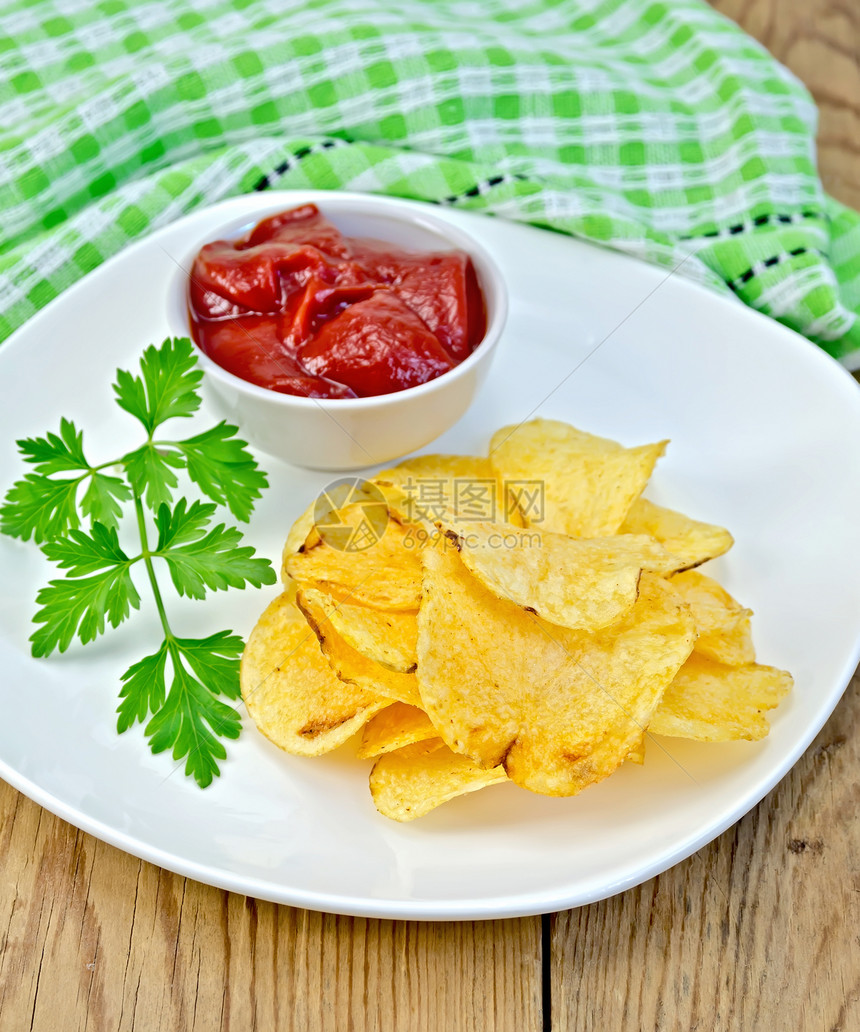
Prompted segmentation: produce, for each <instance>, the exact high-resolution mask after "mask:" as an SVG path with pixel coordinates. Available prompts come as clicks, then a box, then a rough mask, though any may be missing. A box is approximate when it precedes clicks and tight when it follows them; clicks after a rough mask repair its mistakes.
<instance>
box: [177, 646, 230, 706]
mask: <svg viewBox="0 0 860 1032" xmlns="http://www.w3.org/2000/svg"><path fill="white" fill-rule="evenodd" d="M176 644H177V645H178V646H179V648H180V649H181V650H182V653H183V655H184V656H185V658H186V659H187V660H188V662H189V664H190V666H191V668H192V670H193V671H194V673H195V674H196V676H197V677H198V678H199V680H200V681H201V683H203V684H205V685H206V686H207V687H208V688H209V690H210V691H211V692H216V693H218V694H221V695H226V696H227V697H228V698H230V699H238V698H239V661H240V660H241V658H242V651H243V650H244V648H245V643H244V642H243V641H242V639H241V638H240V637H239V635H238V634H231V633H230V631H218V632H216V633H215V634H210V635H209V637H208V638H177V639H176Z"/></svg>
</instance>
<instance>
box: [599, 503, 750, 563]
mask: <svg viewBox="0 0 860 1032" xmlns="http://www.w3.org/2000/svg"><path fill="white" fill-rule="evenodd" d="M618 532H619V534H650V535H651V537H653V538H654V539H655V540H656V541H659V542H660V544H662V545H663V546H664V548H665V549H666V551H668V552H671V553H672V554H673V555H675V556H677V557H678V558H679V560H680V565H679V566H678V569H679V570H690V569H692V568H693V567H694V566H701V564H702V563H704V562H707V560H708V559H716V557H717V556H718V555H722V554H723V553H724V552H728V550H729V549H730V548H731V547H732V545H733V544H734V538H733V537H732V535H731V534H730V533H729V532H728V531H727V530H726V529H725V527H718V526H716V525H715V524H713V523H701V522H700V521H699V520H693V519H690V517H689V516H685V515H684V514H683V513H681V512H675V510H674V509H664V508H663V506H662V505H655V504H654V503H653V502H649V501H648V499H647V498H637V499H636V501H635V502H634V503H633V504H632V505H631V507H630V510H629V511H628V513H627V516H626V517H625V519H624V522H623V523H622V524H621V527H620V528H619V531H618Z"/></svg>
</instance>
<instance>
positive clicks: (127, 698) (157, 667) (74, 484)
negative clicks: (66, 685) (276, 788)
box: [0, 337, 275, 788]
mask: <svg viewBox="0 0 860 1032" xmlns="http://www.w3.org/2000/svg"><path fill="white" fill-rule="evenodd" d="M202 375H203V374H202V372H201V371H200V369H199V368H198V367H197V363H196V359H195V356H194V352H193V349H192V346H191V342H190V341H189V340H188V339H187V338H184V337H182V338H175V339H169V340H166V341H164V343H163V344H162V345H161V347H158V348H157V347H155V346H151V347H148V348H147V349H146V350H145V351H144V353H143V357H142V359H141V362H140V374H139V375H133V374H132V373H130V372H127V371H125V370H121V369H120V370H117V375H116V382H115V383H114V384H113V390H114V394H115V396H116V402H117V404H118V405H119V406H120V408H122V409H124V410H125V411H126V412H127V413H129V414H130V415H131V416H133V417H134V418H135V419H137V420H138V421H139V422H140V423H141V424H142V426H143V429H144V430H145V432H146V440H145V441H144V443H143V444H142V445H141V446H140V447H139V448H136V449H135V450H134V451H130V452H128V453H127V454H125V455H123V456H121V457H120V458H118V459H115V460H113V461H111V462H105V463H101V464H99V465H95V466H93V465H91V464H90V463H89V461H88V460H87V458H86V455H85V452H84V439H83V432H82V431H80V430H78V428H77V427H76V426H75V424H74V423H73V422H71V421H70V420H68V419H61V420H60V427H59V432H58V433H48V434H46V435H45V436H44V437H33V438H28V439H27V440H22V441H18V448H19V450H20V452H21V454H22V456H23V458H24V460H25V461H26V462H27V463H29V464H30V465H32V467H33V471H32V472H29V473H27V474H26V475H25V476H24V477H23V478H22V479H21V480H19V481H17V482H16V483H15V484H14V485H13V486H12V488H11V489H10V490H9V492H8V494H7V495H6V499H5V502H4V504H3V506H2V509H0V530H2V531H3V532H4V533H5V534H10V535H12V536H13V537H17V538H21V539H22V540H23V541H29V540H30V539H31V538H32V540H33V541H34V542H35V543H36V544H37V545H39V547H40V548H41V550H42V552H43V553H44V554H45V556H46V557H47V558H48V559H49V560H51V561H52V562H54V563H56V564H57V567H58V569H59V570H62V571H63V576H62V577H61V578H59V579H56V580H51V581H49V583H48V584H47V585H46V586H45V587H43V588H42V589H41V590H40V591H39V593H38V595H37V596H36V602H37V605H38V606H39V609H38V610H37V612H36V615H35V616H34V618H33V621H34V623H35V624H36V625H37V628H36V630H35V631H34V633H33V635H32V636H31V638H30V641H31V643H32V652H33V655H34V656H49V655H50V654H51V653H52V652H53V651H54V650H57V651H59V652H65V651H66V649H68V648H69V646H70V645H71V644H72V641H73V640H74V639H75V637H77V638H79V639H80V641H81V642H83V643H84V644H86V643H87V642H90V641H93V640H94V639H95V638H96V637H98V635H100V634H103V633H104V631H105V630H106V627H107V625H108V624H109V625H110V626H111V627H119V625H120V624H121V623H122V622H123V621H124V620H126V619H127V618H128V617H129V616H130V614H131V611H132V610H133V609H139V608H140V603H141V596H140V593H139V591H138V588H137V586H136V585H135V582H134V579H133V576H132V574H133V571H134V570H135V568H137V569H138V570H140V569H143V570H145V572H146V579H147V580H148V582H149V586H150V588H151V590H152V593H153V596H154V599H155V605H156V609H157V610H158V615H159V618H160V620H161V627H162V630H163V633H164V639H163V641H162V642H161V645H160V646H159V647H158V649H157V650H156V651H155V652H154V653H152V655H148V656H145V657H144V658H143V659H141V660H139V661H138V662H136V663H133V664H132V665H131V666H130V667H129V668H128V670H126V671H125V673H124V674H123V675H122V677H121V681H122V689H121V691H120V704H119V708H118V710H117V713H118V714H119V716H118V720H117V730H118V731H119V732H120V733H122V732H123V731H126V730H128V728H130V727H132V726H133V725H134V724H135V723H138V722H139V723H141V724H145V727H144V734H145V735H146V737H147V739H148V740H149V745H150V748H151V749H152V751H153V752H154V753H160V752H164V751H165V750H168V749H172V751H173V758H174V759H175V760H185V773H186V774H187V775H189V776H191V777H193V778H194V779H195V780H196V782H197V783H198V784H199V785H200V786H201V787H204V788H205V787H206V786H207V785H209V784H210V783H211V782H212V779H213V778H214V777H217V776H218V774H219V773H220V771H219V767H218V763H219V761H220V760H223V759H225V758H226V756H227V751H226V749H225V747H224V744H223V741H222V740H223V739H225V738H230V739H235V738H238V736H239V731H240V727H241V723H240V720H239V716H238V714H237V712H236V710H235V708H234V707H233V706H230V705H229V704H228V703H227V702H225V701H224V699H228V700H229V699H236V698H238V695H239V660H240V657H241V654H242V649H243V646H244V643H243V641H242V639H241V638H240V637H239V636H238V635H235V634H233V633H232V632H231V631H217V632H216V633H214V634H211V635H209V636H208V637H206V638H181V637H179V636H177V635H176V634H175V633H174V632H173V630H172V628H171V626H170V623H169V621H168V618H167V610H166V608H165V604H164V597H163V595H162V593H161V588H160V586H159V581H158V576H157V573H158V572H166V573H167V574H168V576H169V577H170V580H171V582H172V583H173V587H174V588H175V590H176V591H177V593H178V594H179V595H185V596H187V597H189V598H195V599H202V598H205V597H206V595H207V593H208V592H210V591H223V590H225V589H227V588H244V587H245V586H246V585H252V586H253V587H260V586H262V585H263V584H273V583H274V582H275V572H274V570H273V569H272V566H271V563H270V562H269V561H268V559H262V558H259V557H257V556H255V554H254V549H253V548H251V547H249V546H247V545H242V543H241V542H242V535H241V533H240V532H239V531H238V530H237V529H236V528H235V527H231V526H227V525H225V524H224V523H215V522H214V521H215V519H216V512H217V510H218V508H219V506H220V507H223V508H226V509H228V510H229V511H230V512H231V513H232V515H233V516H234V517H235V518H236V519H237V520H242V521H247V520H248V519H249V517H250V515H251V512H252V511H253V508H254V502H255V501H256V499H257V498H259V497H260V493H261V491H262V490H263V489H264V488H265V487H266V486H267V480H266V475H265V474H264V473H263V472H262V471H261V470H260V469H258V468H257V463H256V462H255V461H254V459H253V458H252V457H251V455H250V453H249V452H248V450H247V446H246V444H245V442H244V441H242V440H240V439H239V438H237V437H236V434H237V432H238V430H237V428H236V427H235V426H230V425H229V424H228V423H226V422H221V423H218V424H217V426H213V427H211V428H210V429H209V430H205V431H203V432H202V433H198V434H195V435H194V436H193V437H187V438H184V439H182V440H172V439H161V438H158V439H157V438H156V437H155V432H156V430H158V429H159V428H160V427H161V426H162V425H163V424H164V423H166V422H167V421H168V420H172V419H176V418H184V417H188V416H191V415H193V414H194V413H195V412H196V411H197V409H198V408H199V406H200V393H199V387H200V381H201V379H202ZM183 473H184V474H185V475H186V476H187V478H188V479H189V480H190V481H191V482H193V483H194V484H196V486H197V489H198V490H199V492H200V493H201V494H202V495H204V496H205V497H206V498H208V499H210V501H209V502H203V501H196V500H195V501H189V500H188V499H187V498H186V497H185V496H184V494H183V495H181V496H180V497H178V499H177V500H175V501H174V492H177V491H179V490H181V489H182V481H181V474H183ZM127 503H131V505H128V504H127ZM132 517H133V520H134V525H135V526H136V530H137V540H138V541H139V551H138V550H137V545H135V549H134V553H133V554H131V555H129V554H128V553H127V552H126V551H125V549H124V548H123V547H122V544H121V543H120V533H119V531H120V526H121V522H122V521H123V520H124V519H126V520H128V521H131V519H132ZM213 524H214V525H213ZM123 540H125V538H123ZM135 572H136V571H135Z"/></svg>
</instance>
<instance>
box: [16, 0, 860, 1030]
mask: <svg viewBox="0 0 860 1032" xmlns="http://www.w3.org/2000/svg"><path fill="white" fill-rule="evenodd" d="M716 6H717V7H719V8H720V9H721V10H722V11H724V12H725V13H726V14H728V15H729V16H731V17H733V18H735V19H736V20H737V21H739V22H740V23H741V24H742V25H744V26H745V27H746V28H747V29H748V30H749V31H750V32H751V33H753V35H755V36H757V37H758V38H759V39H760V40H762V42H764V43H765V44H766V45H767V46H768V47H769V48H770V49H771V50H772V51H773V52H774V53H775V54H776V55H777V57H779V58H780V59H782V60H783V61H785V62H786V63H787V64H788V65H789V66H790V67H791V68H793V70H794V71H795V72H797V73H798V75H800V77H801V78H803V79H804V80H805V81H806V82H807V84H808V85H809V86H810V87H811V88H812V90H813V92H814V93H815V96H816V99H817V100H818V102H819V104H820V105H821V129H820V136H819V144H820V160H821V172H822V177H823V179H824V183H825V186H826V187H827V188H828V189H829V190H830V191H831V192H832V193H833V194H835V195H836V196H837V197H839V198H840V199H842V200H843V201H845V202H846V203H848V204H851V205H853V206H854V207H860V7H858V6H857V3H856V0H719V2H718V3H717V4H716ZM858 770H860V677H858V676H855V678H854V681H853V682H852V684H851V687H850V688H849V689H848V691H847V692H846V695H845V697H844V698H843V700H842V702H841V703H840V705H839V706H838V707H837V709H836V712H835V713H834V714H833V716H832V717H831V719H830V720H829V722H828V723H827V725H826V726H825V728H824V730H823V731H822V732H821V734H820V735H819V736H818V738H817V739H816V741H815V743H814V744H813V745H812V747H811V748H810V749H809V751H808V752H807V753H806V755H805V756H804V757H803V759H802V760H801V761H800V763H798V764H797V766H796V767H795V768H794V770H793V771H792V772H791V774H790V775H789V776H788V777H786V778H785V779H784V780H783V781H782V783H781V784H780V785H779V786H778V787H777V788H776V789H775V790H774V791H773V792H771V794H770V795H769V796H768V797H767V798H766V799H765V800H764V801H763V802H762V803H761V804H760V805H759V806H758V807H756V809H755V810H753V811H752V813H750V814H749V815H748V816H746V817H745V818H744V819H743V820H741V821H740V822H739V823H738V824H737V825H735V827H734V828H732V829H730V830H729V831H727V832H726V833H725V834H724V835H722V836H721V837H720V838H718V839H717V840H716V841H715V842H713V843H711V845H709V846H708V847H706V848H705V849H703V850H701V851H700V852H699V853H697V854H696V855H695V856H693V857H691V858H690V859H689V860H687V861H685V862H684V863H682V864H679V865H678V866H677V867H675V868H673V869H672V870H671V871H668V872H667V873H666V874H664V875H661V876H660V877H659V878H655V879H653V880H652V881H649V882H646V883H645V884H644V885H642V886H640V887H639V888H637V889H633V890H631V891H629V892H626V893H624V894H623V895H621V896H616V897H615V898H614V899H610V900H606V901H605V902H603V903H597V904H594V905H593V906H589V907H583V908H581V909H579V910H573V911H568V912H566V913H560V914H555V915H551V916H547V917H544V918H540V917H535V918H525V919H522V920H516V921H498V922H483V923H462V924H422V923H412V922H388V921H372V920H359V919H352V918H344V917H330V916H326V915H323V914H317V913H307V912H303V911H300V910H293V909H290V908H289V907H283V906H275V905H273V904H269V903H261V902H259V901H256V900H253V899H249V898H245V897H242V896H237V895H233V894H231V893H227V892H222V891H220V890H217V889H212V888H209V887H207V886H204V885H200V884H198V883H196V882H193V881H188V880H186V879H185V878H180V877H178V876H176V875H173V874H168V873H167V872H166V871H162V870H159V869H158V868H156V867H153V866H151V865H150V864H147V863H143V862H141V861H138V860H135V859H133V858H132V857H130V856H127V855H125V854H124V853H121V852H119V851H118V850H116V849H114V848H112V847H111V846H107V845H105V844H104V843H102V842H99V841H98V840H96V839H94V838H92V837H91V836H89V835H86V834H84V833H83V832H80V831H77V830H75V829H74V828H72V827H70V826H69V825H68V824H65V823H64V822H63V821H61V820H58V819H57V818H55V817H53V816H51V815H50V814H49V813H47V812H45V811H44V810H41V809H40V808H39V807H38V806H36V805H35V804H34V803H32V802H30V801H29V800H27V799H25V798H24V797H23V796H21V795H19V794H18V793H17V792H15V791H14V790H13V789H11V788H9V787H8V786H6V785H4V784H2V783H1V782H0V863H2V874H0V1032H22V1030H26V1029H30V1030H32V1032H84V1030H87V1032H113V1030H123V1032H131V1030H138V1032H186V1030H188V1032H212V1030H214V1029H224V1030H235V1032H251V1030H264V1032H270V1030H271V1032H274V1030H279V1032H280V1030H286V1029H295V1030H297V1032H314V1030H317V1029H325V1030H332V1032H347V1030H350V1032H369V1030H376V1029H380V1030H396V1032H460V1030H463V1032H466V1030H478V1029H480V1030H486V1032H539V1030H545V1029H550V1028H551V1029H553V1030H554V1032H567V1030H570V1032H574V1030H575V1032H592V1030H595V1032H596V1030H601V1032H603V1030H605V1032H634V1030H635V1032H638V1030H661V1032H662V1030H683V1032H690V1030H692V1029H699V1030H701V1032H723V1030H737V1032H750V1030H763V1032H771V1030H774V1032H775V1030H782V1029H786V1030H792V1032H794V1030H798V1032H819V1030H821V1032H850V1030H852V1029H860V821H858V816H857V814H858V804H860V790H858V787H857V784H856V774H857V771H858Z"/></svg>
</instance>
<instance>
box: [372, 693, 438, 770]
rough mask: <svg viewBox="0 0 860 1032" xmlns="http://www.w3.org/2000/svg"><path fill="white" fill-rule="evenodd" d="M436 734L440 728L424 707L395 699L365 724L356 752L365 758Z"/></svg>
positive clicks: (391, 750)
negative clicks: (436, 726)
mask: <svg viewBox="0 0 860 1032" xmlns="http://www.w3.org/2000/svg"><path fill="white" fill-rule="evenodd" d="M438 737H439V732H438V731H437V730H436V728H435V727H433V724H432V723H431V722H430V718H429V717H428V716H427V714H426V713H425V712H424V710H422V709H418V707H417V706H407V705H406V704H405V703H403V702H395V703H392V705H391V706H386V708H385V709H384V710H383V711H382V712H381V713H377V714H376V716H375V717H374V718H373V719H372V720H369V721H368V722H367V723H366V724H365V725H364V728H363V729H362V732H361V744H360V745H359V747H358V753H357V755H358V756H359V757H360V758H361V759H368V758H369V757H372V756H381V755H382V754H383V753H387V752H393V751H394V750H395V749H402V748H403V747H404V746H405V745H413V744H414V743H415V742H426V741H427V739H428V738H438Z"/></svg>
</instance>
